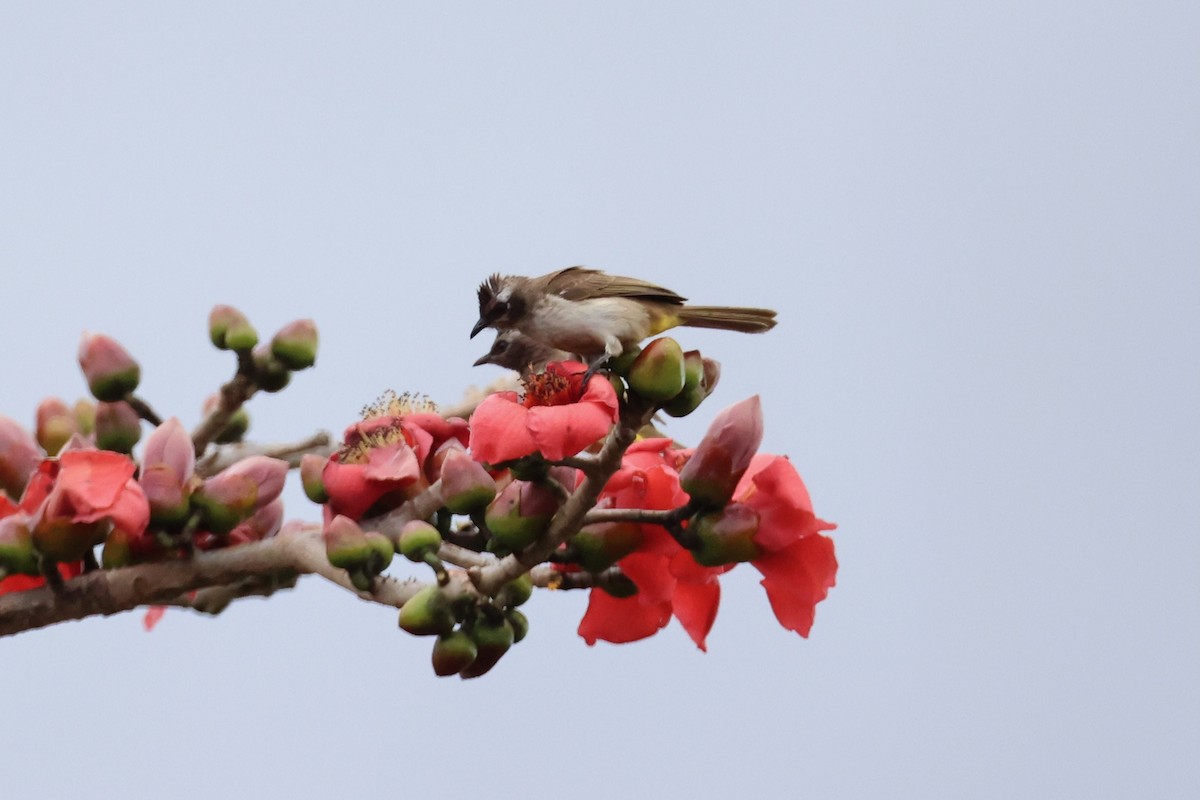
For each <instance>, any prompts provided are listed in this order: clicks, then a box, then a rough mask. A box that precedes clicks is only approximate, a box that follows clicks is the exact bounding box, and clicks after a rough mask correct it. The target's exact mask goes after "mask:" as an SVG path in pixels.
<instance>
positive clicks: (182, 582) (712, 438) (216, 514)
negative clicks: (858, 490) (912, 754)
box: [0, 306, 837, 678]
mask: <svg viewBox="0 0 1200 800" xmlns="http://www.w3.org/2000/svg"><path fill="white" fill-rule="evenodd" d="M209 335H210V338H211V340H212V342H213V344H214V345H216V346H217V347H218V348H220V349H227V350H232V351H233V352H234V353H235V354H236V355H237V359H238V363H237V371H236V373H235V375H234V377H233V379H231V380H230V381H229V382H228V383H227V384H225V386H223V387H222V388H221V391H220V392H219V393H218V394H216V395H214V396H213V397H212V398H210V400H209V401H208V403H207V404H206V408H205V418H204V420H203V421H202V422H201V423H200V425H199V426H198V427H197V428H196V429H195V431H193V432H192V433H191V434H188V432H187V431H186V430H185V429H184V427H183V425H182V424H181V423H180V422H179V420H178V419H176V418H174V417H172V418H170V419H167V420H165V421H163V420H162V419H160V418H159V417H158V416H157V414H155V413H154V412H153V410H151V409H150V407H149V405H148V404H147V403H145V401H143V400H142V399H140V398H139V397H138V396H137V395H136V394H135V392H136V390H137V388H138V383H139V379H140V368H139V366H138V364H137V362H136V361H134V359H133V358H132V357H130V356H129V354H128V353H126V352H125V350H124V349H123V348H121V346H120V345H118V344H117V343H116V342H115V341H113V340H112V339H110V338H108V337H105V336H100V335H86V336H85V337H84V340H83V344H82V345H81V347H80V356H79V358H80V365H81V367H82V368H83V371H84V375H85V377H86V378H87V382H88V386H89V388H90V390H91V391H92V394H93V396H94V397H95V398H96V400H97V401H99V404H98V405H97V406H92V405H91V404H89V403H86V402H83V401H81V402H80V403H77V404H76V405H75V406H74V407H69V406H67V405H66V404H65V403H63V402H62V401H59V400H56V399H50V400H47V401H44V402H43V403H42V404H41V405H40V406H39V408H38V413H37V436H36V439H35V438H34V437H32V436H30V435H29V434H28V433H26V432H25V431H24V430H23V429H22V428H21V427H20V426H19V425H18V424H17V423H15V422H13V421H12V420H9V419H7V418H4V417H0V578H2V580H0V633H8V632H15V631H16V630H23V629H27V628H29V627H36V626H37V625H39V624H48V622H52V621H55V620H57V619H61V618H69V617H72V616H73V617H82V616H87V615H89V614H93V613H113V612H114V611H116V610H121V609H122V608H129V607H132V605H136V604H155V603H162V602H167V603H168V604H175V605H181V606H187V607H193V608H197V609H207V610H210V611H211V610H213V609H218V610H219V608H223V607H224V606H225V605H227V604H228V602H229V601H230V600H232V599H236V598H237V597H240V596H250V595H254V594H266V593H269V592H270V591H273V590H274V588H275V587H277V586H286V585H290V582H289V581H290V580H294V576H295V575H296V574H304V573H317V574H321V575H322V576H324V577H326V578H327V579H329V580H332V581H334V582H336V583H339V584H340V585H342V586H344V587H345V588H347V589H349V590H351V591H354V592H356V593H358V594H359V595H360V596H361V597H363V598H364V599H368V600H374V601H376V602H381V603H387V604H390V605H394V606H397V607H398V608H399V609H400V610H399V625H400V627H401V628H402V629H403V630H405V631H407V632H408V633H411V634H414V635H419V636H431V637H433V639H434V644H433V648H432V662H433V667H434V672H435V673H436V674H438V675H455V674H457V675H459V676H461V677H463V678H473V677H477V676H480V675H483V674H485V673H486V672H488V671H489V670H491V669H492V668H493V667H494V666H495V665H496V664H497V663H498V661H499V660H500V659H501V657H502V656H503V655H504V654H505V653H506V652H507V651H508V650H509V649H510V648H511V647H512V645H514V644H515V643H518V642H520V641H521V640H522V639H523V638H524V637H525V635H526V634H527V632H528V630H529V620H528V619H527V617H526V616H525V615H524V614H523V613H522V612H521V611H520V610H519V608H518V607H519V606H521V605H522V604H523V603H525V602H526V601H527V600H528V599H529V597H530V595H531V593H532V591H533V589H534V588H535V586H538V587H543V588H558V589H572V588H586V589H589V590H590V599H589V602H588V608H587V611H586V613H585V614H584V617H583V619H582V620H581V622H580V625H579V634H580V636H582V637H583V638H584V640H585V641H586V642H587V643H588V644H594V643H595V642H596V641H597V640H605V641H609V642H618V643H619V642H629V641H634V640H637V639H641V638H645V637H647V636H651V635H653V634H654V633H656V632H657V631H658V630H660V629H662V628H663V627H664V626H665V625H666V624H667V623H668V622H669V621H670V619H671V618H672V617H674V618H676V619H678V620H679V622H680V623H681V625H682V626H683V628H684V629H685V630H686V631H687V633H688V634H689V636H690V637H691V638H692V639H693V641H694V642H695V643H696V645H697V646H698V647H699V648H701V649H705V647H706V639H707V636H708V633H709V631H710V629H711V627H712V624H713V622H714V620H715V618H716V614H717V608H718V605H719V602H720V582H719V578H720V576H721V575H722V574H724V573H725V572H728V571H729V570H730V569H733V568H734V567H736V565H737V564H739V563H743V562H749V563H750V564H751V565H752V566H754V567H755V568H756V569H758V571H759V572H760V573H761V574H762V576H763V580H762V585H763V587H764V588H765V590H766V593H767V597H768V599H769V601H770V604H771V607H772V609H773V611H774V613H775V616H776V617H777V619H778V620H779V622H780V623H781V624H782V625H783V626H784V627H785V628H787V629H789V630H793V631H796V632H797V633H799V634H800V635H802V636H807V635H808V633H809V630H810V628H811V626H812V622H813V613H814V609H815V606H816V604H817V603H818V602H820V601H821V600H822V599H823V598H824V597H825V595H826V593H827V592H828V590H829V588H830V587H831V586H833V584H834V579H835V575H836V571H837V562H836V559H835V558H834V551H833V543H832V541H831V540H830V539H829V538H828V537H827V536H825V535H824V534H823V531H828V530H830V529H832V528H833V527H834V526H833V525H832V524H830V523H827V522H824V521H822V520H821V519H819V518H818V517H816V516H815V515H814V513H813V509H812V504H811V501H810V499H809V496H808V492H807V490H806V488H805V486H804V484H803V482H802V481H801V479H800V476H799V474H798V473H797V472H796V470H795V468H794V467H793V466H792V464H791V462H790V461H789V460H788V459H787V458H786V457H782V456H772V455H765V454H761V453H759V452H758V451H759V446H760V444H761V441H762V437H763V419H762V409H761V405H760V403H759V400H758V398H757V397H751V398H749V399H747V400H744V401H742V402H740V403H736V404H734V405H733V406H730V407H729V408H727V409H725V410H724V411H722V412H720V413H719V414H717V416H716V417H715V419H714V420H713V423H712V425H711V426H710V428H709V431H708V433H707V434H706V435H705V436H704V438H703V439H702V440H701V442H700V443H699V444H698V445H697V446H696V447H695V448H684V447H681V446H679V445H678V444H676V443H675V442H673V441H672V440H670V439H669V438H665V437H663V436H662V435H661V434H658V432H657V431H656V430H655V429H654V428H653V427H652V426H651V424H650V423H651V419H652V417H654V416H655V414H657V413H658V412H663V413H666V414H668V415H670V416H683V415H686V414H690V413H691V412H693V411H694V410H695V409H696V408H698V407H699V406H700V405H701V404H702V403H703V401H704V400H705V399H706V398H707V397H708V396H709V395H710V394H711V392H712V391H713V388H714V387H715V385H716V382H717V380H718V377H719V374H720V370H719V367H718V365H717V364H716V362H714V361H712V360H710V359H707V358H704V357H703V356H702V355H701V354H700V353H699V352H697V351H690V352H684V351H683V349H682V348H681V347H680V345H679V344H678V342H676V341H675V340H674V339H671V338H665V337H664V338H659V339H656V340H654V341H651V342H649V343H648V344H647V345H646V346H645V347H644V348H642V349H640V350H639V349H637V348H628V349H627V350H626V352H625V353H623V354H622V356H621V357H620V359H618V360H617V361H616V362H615V363H613V364H611V365H610V371H609V373H608V375H607V377H604V376H603V375H596V376H593V375H592V374H591V372H590V371H589V370H588V368H587V367H586V366H585V365H584V364H580V363H576V362H571V361H566V362H552V363H550V364H548V365H546V366H545V368H544V369H543V370H541V371H536V372H530V373H529V374H528V375H527V376H526V378H525V379H524V392H523V393H522V394H518V393H516V392H498V393H495V394H492V395H489V396H488V397H486V398H485V399H484V400H483V401H482V402H481V403H479V405H478V407H477V408H476V409H475V410H474V412H473V413H472V415H471V417H470V419H469V420H466V419H460V418H444V417H442V416H441V415H440V414H438V413H437V412H436V410H435V408H434V407H433V406H432V404H430V403H429V402H428V401H425V400H423V399H422V398H419V397H413V396H409V395H404V396H396V395H394V394H388V395H385V396H384V397H383V398H382V399H381V400H380V401H379V402H377V403H375V404H373V405H372V406H371V407H369V408H367V409H364V415H363V418H362V419H361V420H359V421H357V422H355V423H354V424H352V425H351V426H350V427H348V428H347V429H346V431H345V434H344V437H343V443H342V445H341V446H340V448H338V449H337V450H336V452H332V453H330V452H329V451H328V450H325V449H323V448H321V447H320V446H319V444H318V445H314V446H312V447H299V448H296V447H293V448H289V449H286V457H287V460H286V461H285V460H281V459H279V458H272V457H270V455H269V454H267V453H264V452H261V449H260V450H256V449H255V448H254V446H252V445H248V444H246V443H241V439H242V437H243V436H244V434H245V433H246V429H247V427H248V425H249V418H248V417H246V416H245V410H244V408H243V406H244V404H245V402H246V400H248V399H249V398H250V397H252V396H253V395H254V394H255V393H256V392H257V391H258V390H263V391H268V392H270V391H278V390H280V389H282V388H284V387H285V386H286V385H287V383H288V382H289V380H290V377H291V373H292V372H293V371H296V370H301V369H305V368H307V367H310V366H312V365H313V363H314V362H315V359H316V349H317V332H316V328H315V326H314V325H313V323H312V322H311V321H309V320H301V321H297V322H294V323H291V324H289V325H287V326H285V327H284V328H282V329H281V330H280V331H279V332H278V333H277V334H276V335H275V336H274V337H273V338H272V339H271V340H270V342H268V343H260V341H259V337H258V333H257V332H256V330H255V329H254V327H253V326H252V325H251V324H250V322H249V321H248V320H247V319H246V317H245V316H244V315H243V314H241V312H239V311H237V310H236V309H233V308H231V307H229V306H217V307H216V308H214V309H213V312H212V314H211V316H210V318H209ZM143 421H145V422H149V423H150V424H151V425H152V426H153V429H152V430H151V432H150V433H149V435H148V436H147V437H146V438H145V440H144V441H141V453H140V456H135V455H133V453H134V451H135V449H136V447H137V446H138V444H139V440H141V433H142V430H141V424H142V422H143ZM315 441H316V442H318V443H319V441H320V440H315ZM223 442H225V443H230V442H237V443H238V444H226V445H224V446H225V447H236V448H242V449H239V450H238V451H237V452H238V456H236V457H235V458H234V459H233V460H232V462H230V461H228V460H225V461H222V460H221V457H220V451H219V448H220V447H221V446H222V445H221V443H223ZM213 448H217V449H215V450H214V449H213ZM230 452H232V451H230ZM281 454H282V453H281ZM217 464H223V465H224V468H223V469H216V468H215V465H217ZM290 467H299V471H300V476H301V481H302V484H303V488H304V491H305V493H306V495H307V496H308V498H309V499H310V500H312V501H313V502H315V503H318V504H320V505H321V506H322V510H323V514H324V523H323V525H322V526H321V528H320V530H319V531H317V530H315V529H313V528H306V527H305V526H303V525H298V524H297V525H290V526H289V531H290V532H289V533H287V534H286V535H283V536H276V534H277V533H278V532H279V531H280V530H281V528H282V527H283V507H282V504H281V502H280V500H279V496H280V493H281V491H282V488H283V484H284V480H285V476H286V473H287V471H288V469H289V468H290ZM314 536H315V537H316V549H314V548H313V547H312V546H311V540H312V537H314ZM97 547H99V548H101V557H100V559H99V561H97V558H96V555H95V548H97ZM210 552H212V553H213V555H209V553H210ZM216 552H223V553H228V554H229V555H228V557H222V558H221V559H220V560H219V561H216V560H211V559H214V558H215V553H216ZM239 553H244V554H245V558H244V559H240V558H238V554H239ZM314 553H316V554H317V555H314ZM396 553H399V554H401V555H402V556H404V558H405V559H407V560H408V561H410V562H413V563H414V564H416V565H419V567H421V568H427V569H429V570H431V571H432V580H429V581H428V582H421V581H417V580H414V579H409V580H407V581H405V582H402V583H401V582H397V581H396V580H395V578H393V577H392V576H391V571H392V568H393V567H394V556H395V554H396ZM161 563H174V564H178V565H180V569H179V570H176V571H174V572H172V573H171V576H170V580H171V581H173V582H172V583H171V586H175V587H177V588H178V590H179V591H178V594H174V595H173V594H171V590H170V589H169V588H163V587H161V586H160V587H150V588H147V589H143V590H142V594H138V590H137V589H131V590H129V592H128V595H129V596H127V597H125V598H124V599H123V600H122V602H123V603H124V605H119V606H118V605H113V604H112V602H113V601H106V600H104V599H103V598H101V597H100V595H99V593H97V597H96V598H91V597H90V596H89V595H88V594H87V592H86V591H85V589H86V587H88V586H91V585H93V584H94V583H95V582H96V581H98V580H108V581H110V582H116V581H119V580H122V579H123V576H125V575H127V574H134V572H128V571H137V570H139V569H146V570H148V569H150V567H151V566H152V565H155V564H161ZM101 565H102V568H101ZM139 565H141V566H139ZM189 565H192V566H194V570H191V571H189V569H188V567H189ZM264 570H265V571H266V573H265V574H264V572H263V571H264ZM426 574H428V573H426ZM97 576H99V577H97ZM289 576H291V577H290V578H289ZM164 580H165V579H164ZM68 582H69V585H70V586H78V587H80V591H77V592H76V593H75V594H73V595H71V597H70V600H69V602H68V598H67V595H65V594H61V592H63V591H64V587H65V586H67V585H68ZM137 585H139V586H140V585H141V584H137ZM39 587H43V588H39ZM264 587H266V588H265V589H264ZM197 590H200V592H197ZM203 592H219V593H220V595H219V596H217V597H216V599H214V600H212V601H211V602H209V601H207V600H205V599H204V598H202V597H201V596H200V595H201V594H202V593H203ZM47 593H50V594H47ZM114 594H115V593H114V592H109V593H108V594H107V595H105V596H106V597H111V596H112V595H114ZM80 597H83V598H84V599H83V600H80V599H79V598H80ZM23 601H24V604H22V603H23ZM106 602H107V603H109V604H108V605H106ZM71 604H76V605H77V606H78V607H76V605H71ZM56 605H57V606H58V608H57V609H56V608H55V607H56ZM68 606H69V610H65V611H64V610H63V609H64V608H67V607H68ZM31 609H32V610H31ZM6 613H9V614H11V616H10V619H16V618H17V615H18V613H23V614H24V615H25V616H23V617H21V618H20V619H21V620H23V621H21V622H9V623H6V622H5V619H6Z"/></svg>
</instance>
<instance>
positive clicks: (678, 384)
mask: <svg viewBox="0 0 1200 800" xmlns="http://www.w3.org/2000/svg"><path fill="white" fill-rule="evenodd" d="M625 380H626V382H628V384H629V388H630V389H632V390H633V391H634V392H636V393H637V394H639V395H641V396H642V397H645V398H646V399H647V400H670V399H671V398H672V397H675V396H676V395H677V394H679V392H680V391H681V390H682V389H683V385H684V368H683V348H681V347H680V346H679V342H677V341H675V340H674V339H671V338H670V337H666V336H664V337H663V338H661V339H655V340H654V341H652V342H650V344H648V345H646V347H645V348H644V349H643V350H642V352H641V353H639V354H638V357H637V358H636V359H635V360H634V362H633V364H631V365H630V367H629V372H628V373H627V374H626V376H625Z"/></svg>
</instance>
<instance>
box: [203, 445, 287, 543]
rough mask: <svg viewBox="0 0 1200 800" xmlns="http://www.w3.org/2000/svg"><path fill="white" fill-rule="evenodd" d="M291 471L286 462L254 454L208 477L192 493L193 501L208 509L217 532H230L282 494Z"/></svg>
mask: <svg viewBox="0 0 1200 800" xmlns="http://www.w3.org/2000/svg"><path fill="white" fill-rule="evenodd" d="M287 473H288V464H287V462H286V461H280V460H279V459H277V458H268V457H267V456H250V457H249V458H246V459H243V460H241V461H239V462H237V463H236V464H234V465H233V466H231V467H229V468H228V469H225V470H222V471H221V472H219V473H217V474H216V475H214V476H212V477H211V478H209V479H208V480H206V481H205V482H204V484H203V485H202V486H201V487H200V488H199V489H198V490H197V491H196V492H195V494H193V495H192V503H193V504H194V505H196V506H198V507H199V508H201V509H202V510H203V511H204V514H205V520H206V522H207V523H208V527H209V529H210V530H211V531H212V532H213V533H217V534H223V533H228V532H229V531H230V530H232V529H233V527H234V526H235V525H237V523H239V522H241V521H242V520H243V519H245V518H246V517H248V516H249V515H250V514H252V513H254V512H255V511H257V510H258V509H260V508H262V507H263V506H265V505H266V504H267V503H270V502H271V501H272V500H274V499H275V498H277V497H279V495H280V493H281V492H282V491H283V482H284V479H285V478H287Z"/></svg>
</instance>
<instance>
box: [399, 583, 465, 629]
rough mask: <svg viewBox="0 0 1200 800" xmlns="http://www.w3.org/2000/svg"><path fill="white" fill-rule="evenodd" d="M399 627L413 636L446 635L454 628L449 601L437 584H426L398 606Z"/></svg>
mask: <svg viewBox="0 0 1200 800" xmlns="http://www.w3.org/2000/svg"><path fill="white" fill-rule="evenodd" d="M400 627H401V628H403V629H404V630H406V631H408V632H409V633H411V634H413V635H414V636H437V635H447V634H449V633H450V632H451V631H452V630H453V629H454V613H453V611H452V610H451V608H450V601H449V600H447V599H446V595H444V594H442V590H441V587H439V586H426V587H425V588H424V589H421V590H420V591H419V592H417V593H416V594H414V595H413V596H412V597H411V598H409V600H408V602H406V603H405V604H404V605H403V606H401V607H400Z"/></svg>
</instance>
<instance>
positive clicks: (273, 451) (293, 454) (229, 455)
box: [196, 431, 337, 478]
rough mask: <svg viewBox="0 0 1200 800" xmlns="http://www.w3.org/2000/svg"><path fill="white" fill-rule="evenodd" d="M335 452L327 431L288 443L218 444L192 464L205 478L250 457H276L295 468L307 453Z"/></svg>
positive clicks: (330, 453)
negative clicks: (194, 464)
mask: <svg viewBox="0 0 1200 800" xmlns="http://www.w3.org/2000/svg"><path fill="white" fill-rule="evenodd" d="M336 450H337V448H336V447H334V446H333V436H332V435H330V433H329V432H328V431H317V432H316V433H314V434H313V435H312V436H310V437H308V438H307V439H304V440H302V441H299V442H292V443H275V444H258V443H255V442H237V443H236V444H222V445H217V447H215V448H214V449H213V451H212V452H211V453H209V454H208V455H206V456H205V457H204V458H202V459H200V460H199V461H198V462H196V474H197V475H199V476H200V477H202V478H207V477H209V476H211V475H216V474H217V473H218V472H220V471H221V470H223V469H226V468H227V467H231V466H233V465H234V464H236V463H237V462H239V461H241V460H242V459H244V458H249V457H250V456H270V457H271V458H279V459H282V460H284V461H286V462H288V464H289V465H290V466H291V467H292V468H293V469H296V468H298V467H299V466H300V459H301V458H303V457H304V456H305V455H307V454H308V453H316V454H317V455H322V456H330V455H333V453H334V452H335V451H336Z"/></svg>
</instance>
